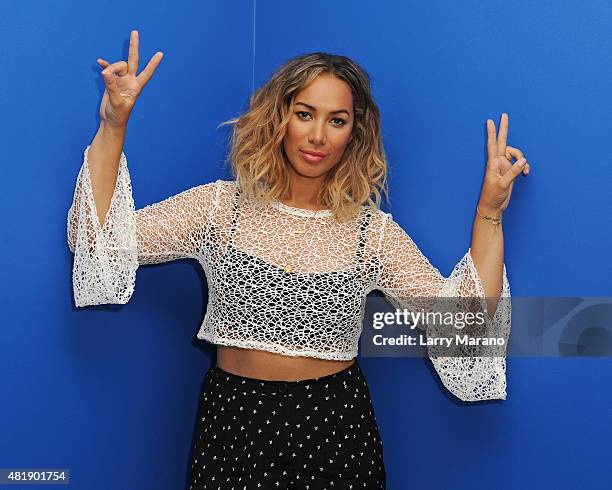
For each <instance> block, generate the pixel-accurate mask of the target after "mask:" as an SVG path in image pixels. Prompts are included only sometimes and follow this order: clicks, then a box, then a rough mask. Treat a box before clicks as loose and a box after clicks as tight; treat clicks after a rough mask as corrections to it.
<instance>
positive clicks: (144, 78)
mask: <svg viewBox="0 0 612 490" xmlns="http://www.w3.org/2000/svg"><path fill="white" fill-rule="evenodd" d="M163 57H164V53H162V52H161V51H158V52H157V53H155V54H154V55H153V57H152V58H151V59H150V60H149V62H148V63H147V66H145V67H144V69H143V70H142V71H141V72H140V74H139V75H138V76H137V77H136V79H137V80H138V81H139V82H140V84H141V85H142V86H145V85H146V84H147V82H148V81H149V80H150V79H151V77H152V76H153V73H154V72H155V69H156V68H157V67H158V66H159V63H160V62H161V60H162V58H163Z"/></svg>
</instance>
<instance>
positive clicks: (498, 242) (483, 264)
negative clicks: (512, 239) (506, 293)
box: [470, 205, 504, 318]
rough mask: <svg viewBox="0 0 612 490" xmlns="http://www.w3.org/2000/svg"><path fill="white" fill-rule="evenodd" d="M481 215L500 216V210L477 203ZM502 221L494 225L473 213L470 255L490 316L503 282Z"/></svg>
mask: <svg viewBox="0 0 612 490" xmlns="http://www.w3.org/2000/svg"><path fill="white" fill-rule="evenodd" d="M478 210H479V211H480V214H481V215H483V216H490V217H494V218H499V217H501V212H500V211H496V210H494V209H489V208H487V207H485V206H482V205H479V206H478ZM502 227H503V222H502V223H500V224H499V225H497V226H496V225H495V224H493V223H491V222H490V221H487V220H484V219H482V218H481V217H480V216H478V215H477V214H476V213H475V214H474V224H473V228H472V245H471V251H470V253H471V256H472V261H473V262H474V265H475V266H476V269H477V271H478V275H479V276H480V279H481V281H482V287H483V289H484V292H485V296H486V299H487V307H488V310H489V316H490V317H491V318H492V317H493V315H494V313H495V309H496V307H497V303H498V301H499V296H500V293H501V289H502V284H503V264H504V234H503V228H502Z"/></svg>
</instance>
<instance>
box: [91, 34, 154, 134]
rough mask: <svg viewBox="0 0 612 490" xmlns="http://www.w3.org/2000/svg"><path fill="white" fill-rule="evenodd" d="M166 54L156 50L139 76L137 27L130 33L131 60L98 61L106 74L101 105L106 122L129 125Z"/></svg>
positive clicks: (116, 125) (129, 55)
mask: <svg viewBox="0 0 612 490" xmlns="http://www.w3.org/2000/svg"><path fill="white" fill-rule="evenodd" d="M163 55H164V54H163V53H162V52H161V51H158V52H157V53H155V54H154V55H153V57H152V58H151V60H150V61H149V63H148V64H147V66H146V67H145V68H144V69H143V70H142V72H141V73H140V75H136V73H137V71H138V31H136V30H134V31H132V32H131V33H130V49H129V53H128V61H127V63H126V62H125V61H116V62H115V63H112V64H110V63H108V62H107V61H105V60H103V59H102V58H98V60H97V62H98V64H99V65H101V66H102V67H103V68H104V70H102V76H103V77H104V84H105V86H106V90H105V91H104V95H103V96H102V102H101V104H100V118H101V119H102V121H104V122H105V123H106V124H109V125H111V126H115V127H123V126H126V125H127V122H128V118H129V117H130V113H131V112H132V108H133V107H134V104H135V103H136V99H137V98H138V96H139V95H140V93H141V92H142V90H143V89H144V87H145V85H146V84H147V82H148V81H149V80H150V79H151V77H152V76H153V73H154V72H155V69H156V68H157V66H158V65H159V63H160V62H161V59H162V57H163Z"/></svg>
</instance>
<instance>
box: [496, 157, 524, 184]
mask: <svg viewBox="0 0 612 490" xmlns="http://www.w3.org/2000/svg"><path fill="white" fill-rule="evenodd" d="M521 164H526V160H525V159H524V158H521V159H520V160H517V161H516V162H515V163H514V165H512V167H511V168H510V169H509V170H508V171H507V172H506V173H505V174H504V175H502V176H501V179H500V183H501V185H502V186H503V188H504V189H506V188H508V187H509V186H510V184H512V182H514V179H516V178H517V177H518V175H519V174H520V173H521V172H522V171H523V168H524V167H523V165H521Z"/></svg>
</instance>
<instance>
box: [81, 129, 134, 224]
mask: <svg viewBox="0 0 612 490" xmlns="http://www.w3.org/2000/svg"><path fill="white" fill-rule="evenodd" d="M126 129H127V128H126V127H113V126H107V125H106V124H105V123H104V122H102V123H100V127H99V128H98V132H97V133H96V136H95V137H94V139H93V141H92V143H91V147H90V148H89V152H88V158H87V162H88V168H89V175H90V178H91V187H92V192H93V196H94V201H95V203H96V210H97V213H98V220H99V221H100V225H103V224H104V219H105V217H106V213H107V212H108V209H109V208H110V204H111V199H112V197H113V192H114V190H115V185H116V183H117V172H118V169H119V159H120V157H121V152H122V151H123V144H124V142H125V135H126Z"/></svg>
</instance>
